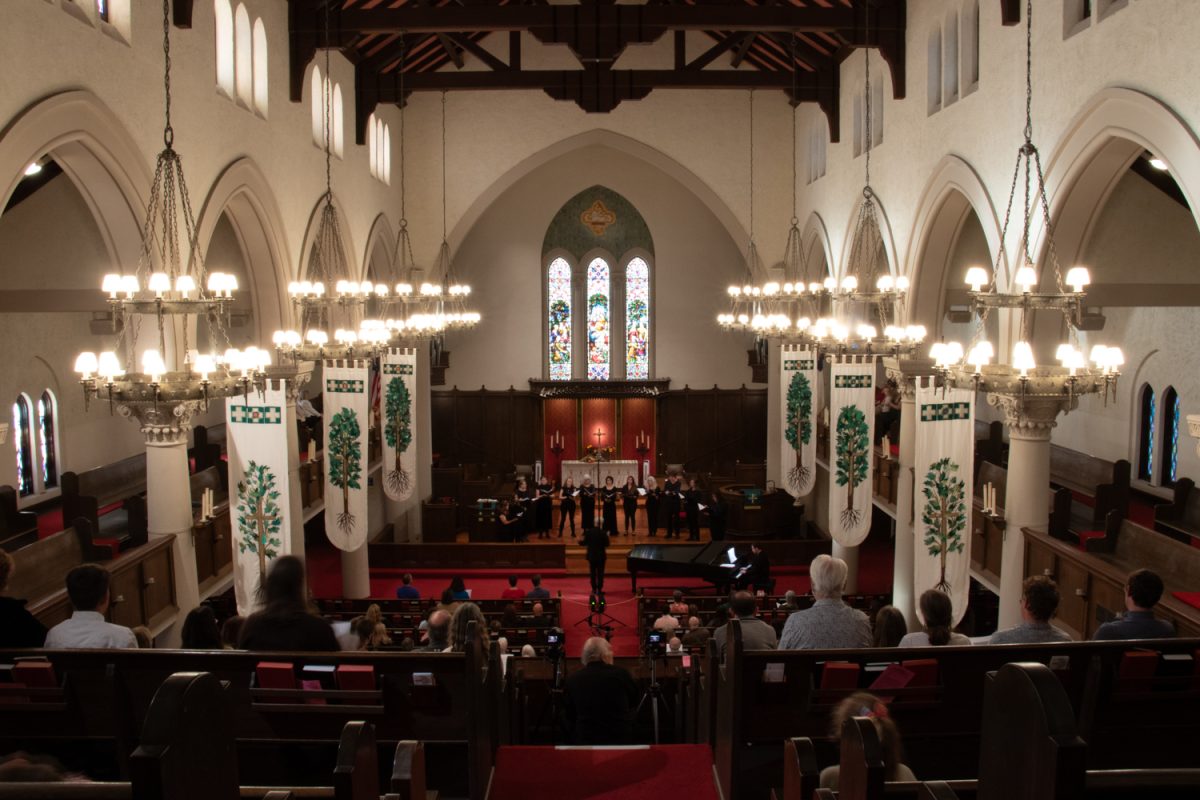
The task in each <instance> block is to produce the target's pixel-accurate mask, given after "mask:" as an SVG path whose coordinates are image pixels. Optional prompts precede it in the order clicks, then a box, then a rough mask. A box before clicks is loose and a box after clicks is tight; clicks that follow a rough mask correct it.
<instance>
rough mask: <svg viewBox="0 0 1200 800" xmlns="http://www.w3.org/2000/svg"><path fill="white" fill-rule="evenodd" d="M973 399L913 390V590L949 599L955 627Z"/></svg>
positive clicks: (965, 537)
mask: <svg viewBox="0 0 1200 800" xmlns="http://www.w3.org/2000/svg"><path fill="white" fill-rule="evenodd" d="M922 383H924V381H922ZM974 401H975V392H973V391H971V390H970V389H946V390H944V391H943V390H942V389H937V388H934V387H933V386H932V385H929V386H922V385H920V384H918V386H917V414H916V417H917V440H916V455H915V457H914V459H913V466H914V469H915V474H914V479H913V483H914V486H913V494H914V497H913V501H914V515H913V528H914V530H913V535H914V536H915V537H916V548H915V550H916V553H915V557H914V564H913V591H914V594H915V595H916V596H917V597H920V596H921V593H922V592H924V591H925V590H926V589H941V590H942V591H943V592H945V593H946V594H948V595H950V602H951V603H952V604H953V606H954V624H955V625H957V624H958V623H959V620H961V619H962V617H963V614H965V613H966V612H967V602H968V598H969V597H970V588H971V586H970V584H971V495H972V493H973V488H972V486H973V484H974V480H975V476H974V474H973V472H974V468H975V422H974V413H973V412H974ZM917 613H918V614H920V609H918V610H917Z"/></svg>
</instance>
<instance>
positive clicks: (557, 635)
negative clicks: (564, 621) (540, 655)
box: [546, 628, 567, 661]
mask: <svg viewBox="0 0 1200 800" xmlns="http://www.w3.org/2000/svg"><path fill="white" fill-rule="evenodd" d="M566 640H567V636H566V634H565V633H563V629H562V628H551V629H549V630H548V631H546V660H547V661H559V660H561V659H562V657H563V647H564V646H565V642H566Z"/></svg>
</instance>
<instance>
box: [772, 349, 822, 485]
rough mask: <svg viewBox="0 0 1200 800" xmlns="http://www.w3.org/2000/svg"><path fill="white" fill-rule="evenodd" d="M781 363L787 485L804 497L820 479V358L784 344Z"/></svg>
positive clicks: (783, 457) (783, 454) (784, 472)
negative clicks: (818, 439)
mask: <svg viewBox="0 0 1200 800" xmlns="http://www.w3.org/2000/svg"><path fill="white" fill-rule="evenodd" d="M779 361H780V368H781V375H782V378H781V380H780V382H779V383H780V392H781V393H782V401H781V403H780V407H781V408H782V409H783V441H782V445H781V446H782V455H781V460H780V464H781V469H782V471H783V476H784V486H786V487H787V490H788V492H790V493H791V494H792V495H794V496H796V497H804V496H805V495H807V494H808V493H809V492H811V491H812V489H813V484H814V483H815V482H816V477H817V427H816V414H815V412H816V408H817V402H816V401H817V396H816V387H817V356H816V353H814V352H812V351H811V350H802V349H800V348H797V347H794V346H789V345H783V346H782V347H781V348H780V350H779Z"/></svg>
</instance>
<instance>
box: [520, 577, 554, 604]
mask: <svg viewBox="0 0 1200 800" xmlns="http://www.w3.org/2000/svg"><path fill="white" fill-rule="evenodd" d="M529 582H530V583H532V584H533V588H532V589H530V590H529V592H528V593H527V594H526V595H525V596H526V597H528V598H529V599H531V600H549V599H550V590H549V589H546V588H544V587H543V586H542V576H541V575H534V576H533V577H532V578H530V579H529Z"/></svg>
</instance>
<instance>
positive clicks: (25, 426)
mask: <svg viewBox="0 0 1200 800" xmlns="http://www.w3.org/2000/svg"><path fill="white" fill-rule="evenodd" d="M30 417H31V414H30V411H29V400H28V398H26V397H25V395H20V396H19V397H17V402H15V403H13V430H12V433H13V444H14V445H15V446H16V450H17V492H18V493H19V494H20V495H21V496H22V497H24V496H26V495H30V494H33V437H32V432H31V430H30Z"/></svg>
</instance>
